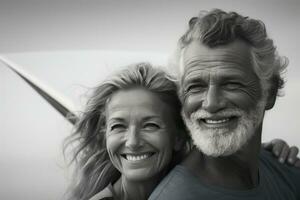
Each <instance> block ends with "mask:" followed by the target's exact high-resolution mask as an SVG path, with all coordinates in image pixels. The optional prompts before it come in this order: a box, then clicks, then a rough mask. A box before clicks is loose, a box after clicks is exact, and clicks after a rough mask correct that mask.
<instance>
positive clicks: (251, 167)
mask: <svg viewBox="0 0 300 200" xmlns="http://www.w3.org/2000/svg"><path fill="white" fill-rule="evenodd" d="M260 147H261V129H260V131H258V132H257V133H256V134H255V135H254V136H253V137H252V138H251V139H250V141H249V142H248V143H247V144H246V145H245V146H244V147H243V149H241V150H240V151H238V152H237V153H235V154H233V155H230V156H225V157H210V156H205V155H204V154H202V153H201V152H200V151H199V150H198V149H196V148H194V149H193V150H192V152H191V153H190V155H189V156H188V157H187V159H185V160H184V161H183V162H182V165H183V166H185V167H187V168H188V169H189V170H190V171H191V172H192V173H194V174H195V175H197V176H198V177H199V178H200V179H201V181H202V182H204V183H206V184H209V185H215V186H219V187H223V188H229V189H236V190H246V189H251V188H254V187H256V186H257V185H258V183H259V177H258V162H259V158H258V157H259V152H260Z"/></svg>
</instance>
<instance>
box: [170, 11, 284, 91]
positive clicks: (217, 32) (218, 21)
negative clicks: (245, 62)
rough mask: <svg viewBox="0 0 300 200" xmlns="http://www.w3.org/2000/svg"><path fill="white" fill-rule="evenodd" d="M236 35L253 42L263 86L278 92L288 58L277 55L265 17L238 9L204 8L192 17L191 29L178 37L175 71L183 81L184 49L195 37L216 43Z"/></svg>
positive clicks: (255, 63) (254, 54) (228, 39)
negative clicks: (229, 10)
mask: <svg viewBox="0 0 300 200" xmlns="http://www.w3.org/2000/svg"><path fill="white" fill-rule="evenodd" d="M236 39H241V40H243V41H246V42H247V43H248V44H249V45H250V46H251V54H252V59H251V60H252V64H253V67H254V71H255V73H256V74H257V76H258V77H259V78H260V80H261V85H262V89H263V90H264V91H272V93H273V94H276V95H277V94H278V91H279V90H280V89H282V88H283V85H284V81H283V78H282V74H283V72H284V71H285V68H286V67H287V65H288V59H287V58H286V57H283V56H279V55H278V53H277V51H276V47H275V46H274V43H273V40H272V39H270V38H269V37H268V35H267V33H266V28H265V25H264V23H263V22H262V21H260V20H256V19H251V18H249V17H244V16H242V15H239V14H237V13H236V12H224V11H222V10H220V9H214V10H212V11H210V12H207V11H206V12H204V11H202V12H200V14H199V16H198V17H193V18H191V19H190V21H189V28H188V30H187V31H186V32H185V34H184V35H183V36H182V37H181V38H180V39H179V42H178V46H177V50H176V52H175V55H174V57H173V58H172V59H171V60H170V66H169V67H170V71H171V72H172V75H173V76H175V78H176V79H177V80H178V81H181V80H180V79H182V75H183V71H184V66H183V62H182V61H183V58H182V57H183V52H184V51H185V49H186V47H187V46H188V45H189V44H190V43H191V42H192V41H199V42H201V43H202V44H204V45H207V46H208V47H216V46H220V45H226V44H228V43H231V42H233V41H234V40H236ZM171 68H172V69H171Z"/></svg>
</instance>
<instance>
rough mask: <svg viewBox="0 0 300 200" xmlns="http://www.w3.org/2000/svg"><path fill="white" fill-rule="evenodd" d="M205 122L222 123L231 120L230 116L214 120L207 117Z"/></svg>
mask: <svg viewBox="0 0 300 200" xmlns="http://www.w3.org/2000/svg"><path fill="white" fill-rule="evenodd" d="M204 121H205V123H207V124H221V123H225V122H227V121H229V118H226V119H219V120H213V119H205V120H204Z"/></svg>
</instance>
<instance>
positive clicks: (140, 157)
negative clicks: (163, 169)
mask: <svg viewBox="0 0 300 200" xmlns="http://www.w3.org/2000/svg"><path fill="white" fill-rule="evenodd" d="M150 156H151V154H150V153H147V154H142V155H128V154H127V155H126V156H125V158H126V160H129V161H138V160H144V159H146V158H149V157H150Z"/></svg>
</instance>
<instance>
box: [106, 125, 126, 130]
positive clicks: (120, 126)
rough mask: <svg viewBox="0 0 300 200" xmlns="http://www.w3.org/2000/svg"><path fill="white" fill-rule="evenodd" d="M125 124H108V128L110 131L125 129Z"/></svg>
mask: <svg viewBox="0 0 300 200" xmlns="http://www.w3.org/2000/svg"><path fill="white" fill-rule="evenodd" d="M125 129H126V126H125V125H124V124H113V125H112V126H110V130H111V131H121V130H125Z"/></svg>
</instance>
